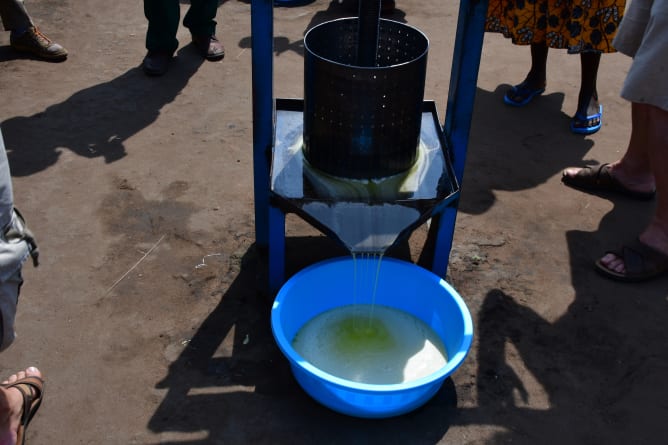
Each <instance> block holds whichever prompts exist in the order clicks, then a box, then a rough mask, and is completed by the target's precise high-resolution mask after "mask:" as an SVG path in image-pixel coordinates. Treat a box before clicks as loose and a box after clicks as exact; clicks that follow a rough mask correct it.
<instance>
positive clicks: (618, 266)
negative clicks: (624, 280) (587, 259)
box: [601, 253, 626, 274]
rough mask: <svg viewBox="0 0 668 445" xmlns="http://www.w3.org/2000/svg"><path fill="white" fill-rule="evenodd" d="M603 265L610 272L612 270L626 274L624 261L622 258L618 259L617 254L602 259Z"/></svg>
mask: <svg viewBox="0 0 668 445" xmlns="http://www.w3.org/2000/svg"><path fill="white" fill-rule="evenodd" d="M601 263H602V264H603V265H604V266H605V267H606V268H607V269H609V270H612V271H614V272H617V273H622V274H623V273H624V272H626V268H625V267H624V260H623V259H622V258H620V257H618V256H617V255H615V254H612V253H608V254H606V255H604V256H603V258H601Z"/></svg>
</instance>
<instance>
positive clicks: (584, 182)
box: [561, 164, 656, 201]
mask: <svg viewBox="0 0 668 445" xmlns="http://www.w3.org/2000/svg"><path fill="white" fill-rule="evenodd" d="M561 182H563V183H564V184H566V185H568V186H570V187H573V188H576V189H580V190H586V191H592V192H611V193H617V194H619V195H623V196H626V197H628V198H632V199H637V200H640V201H649V200H650V199H653V198H654V195H655V194H656V192H655V191H651V192H637V191H635V190H630V189H629V188H627V187H626V186H625V185H624V184H622V183H621V182H619V181H618V180H617V178H615V177H614V176H612V174H611V173H610V164H602V165H600V166H599V167H598V168H591V167H583V168H582V169H580V171H579V172H578V173H577V174H576V175H575V176H568V175H566V172H564V173H563V174H562V176H561Z"/></svg>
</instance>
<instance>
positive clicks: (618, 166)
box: [563, 102, 655, 196]
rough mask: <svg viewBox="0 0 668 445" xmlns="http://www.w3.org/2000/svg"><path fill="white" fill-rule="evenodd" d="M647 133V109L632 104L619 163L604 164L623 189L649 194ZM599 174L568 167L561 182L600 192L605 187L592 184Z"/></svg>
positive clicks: (651, 187)
mask: <svg viewBox="0 0 668 445" xmlns="http://www.w3.org/2000/svg"><path fill="white" fill-rule="evenodd" d="M650 131H651V129H650V127H649V119H648V108H647V106H646V105H643V104H638V103H635V102H632V103H631V137H630V138H629V143H628V146H627V148H626V152H625V153H624V155H623V156H622V157H621V158H620V159H619V160H617V161H615V162H612V163H610V164H608V167H607V169H606V174H609V175H610V176H611V177H612V178H613V181H615V182H617V183H619V184H620V185H621V186H622V187H623V188H624V189H626V190H629V191H631V192H638V193H649V194H650V195H651V194H652V192H654V190H655V184H654V174H653V172H652V169H651V166H650V157H649V144H650ZM599 174H600V173H599V170H598V169H592V168H590V167H585V168H580V167H569V168H567V169H565V170H564V172H563V181H564V182H565V183H566V184H572V185H575V186H577V185H578V182H579V181H581V182H583V184H582V185H583V186H584V185H585V184H586V183H588V182H592V184H591V188H593V189H596V188H600V189H603V188H604V187H606V185H605V184H599V185H598V187H597V186H596V184H594V182H595V181H598V180H600V178H599V177H598V175H599ZM578 180H579V181H578ZM650 195H647V196H650Z"/></svg>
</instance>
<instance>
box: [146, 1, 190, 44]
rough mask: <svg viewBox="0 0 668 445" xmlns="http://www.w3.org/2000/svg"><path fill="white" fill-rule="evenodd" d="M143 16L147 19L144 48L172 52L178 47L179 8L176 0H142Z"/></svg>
mask: <svg viewBox="0 0 668 445" xmlns="http://www.w3.org/2000/svg"><path fill="white" fill-rule="evenodd" d="M144 16H145V17H146V20H148V29H147V31H146V49H147V50H149V51H164V52H169V53H174V51H176V49H177V48H178V47H179V41H178V40H177V39H176V32H177V31H178V29H179V20H180V19H181V9H180V6H179V2H178V0H144Z"/></svg>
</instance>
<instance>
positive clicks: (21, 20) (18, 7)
mask: <svg viewBox="0 0 668 445" xmlns="http://www.w3.org/2000/svg"><path fill="white" fill-rule="evenodd" d="M0 17H1V18H2V25H3V26H4V28H5V31H13V30H26V29H28V28H29V27H31V26H33V23H32V20H30V16H29V15H28V11H26V8H25V6H24V5H23V2H22V1H21V0H0Z"/></svg>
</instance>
